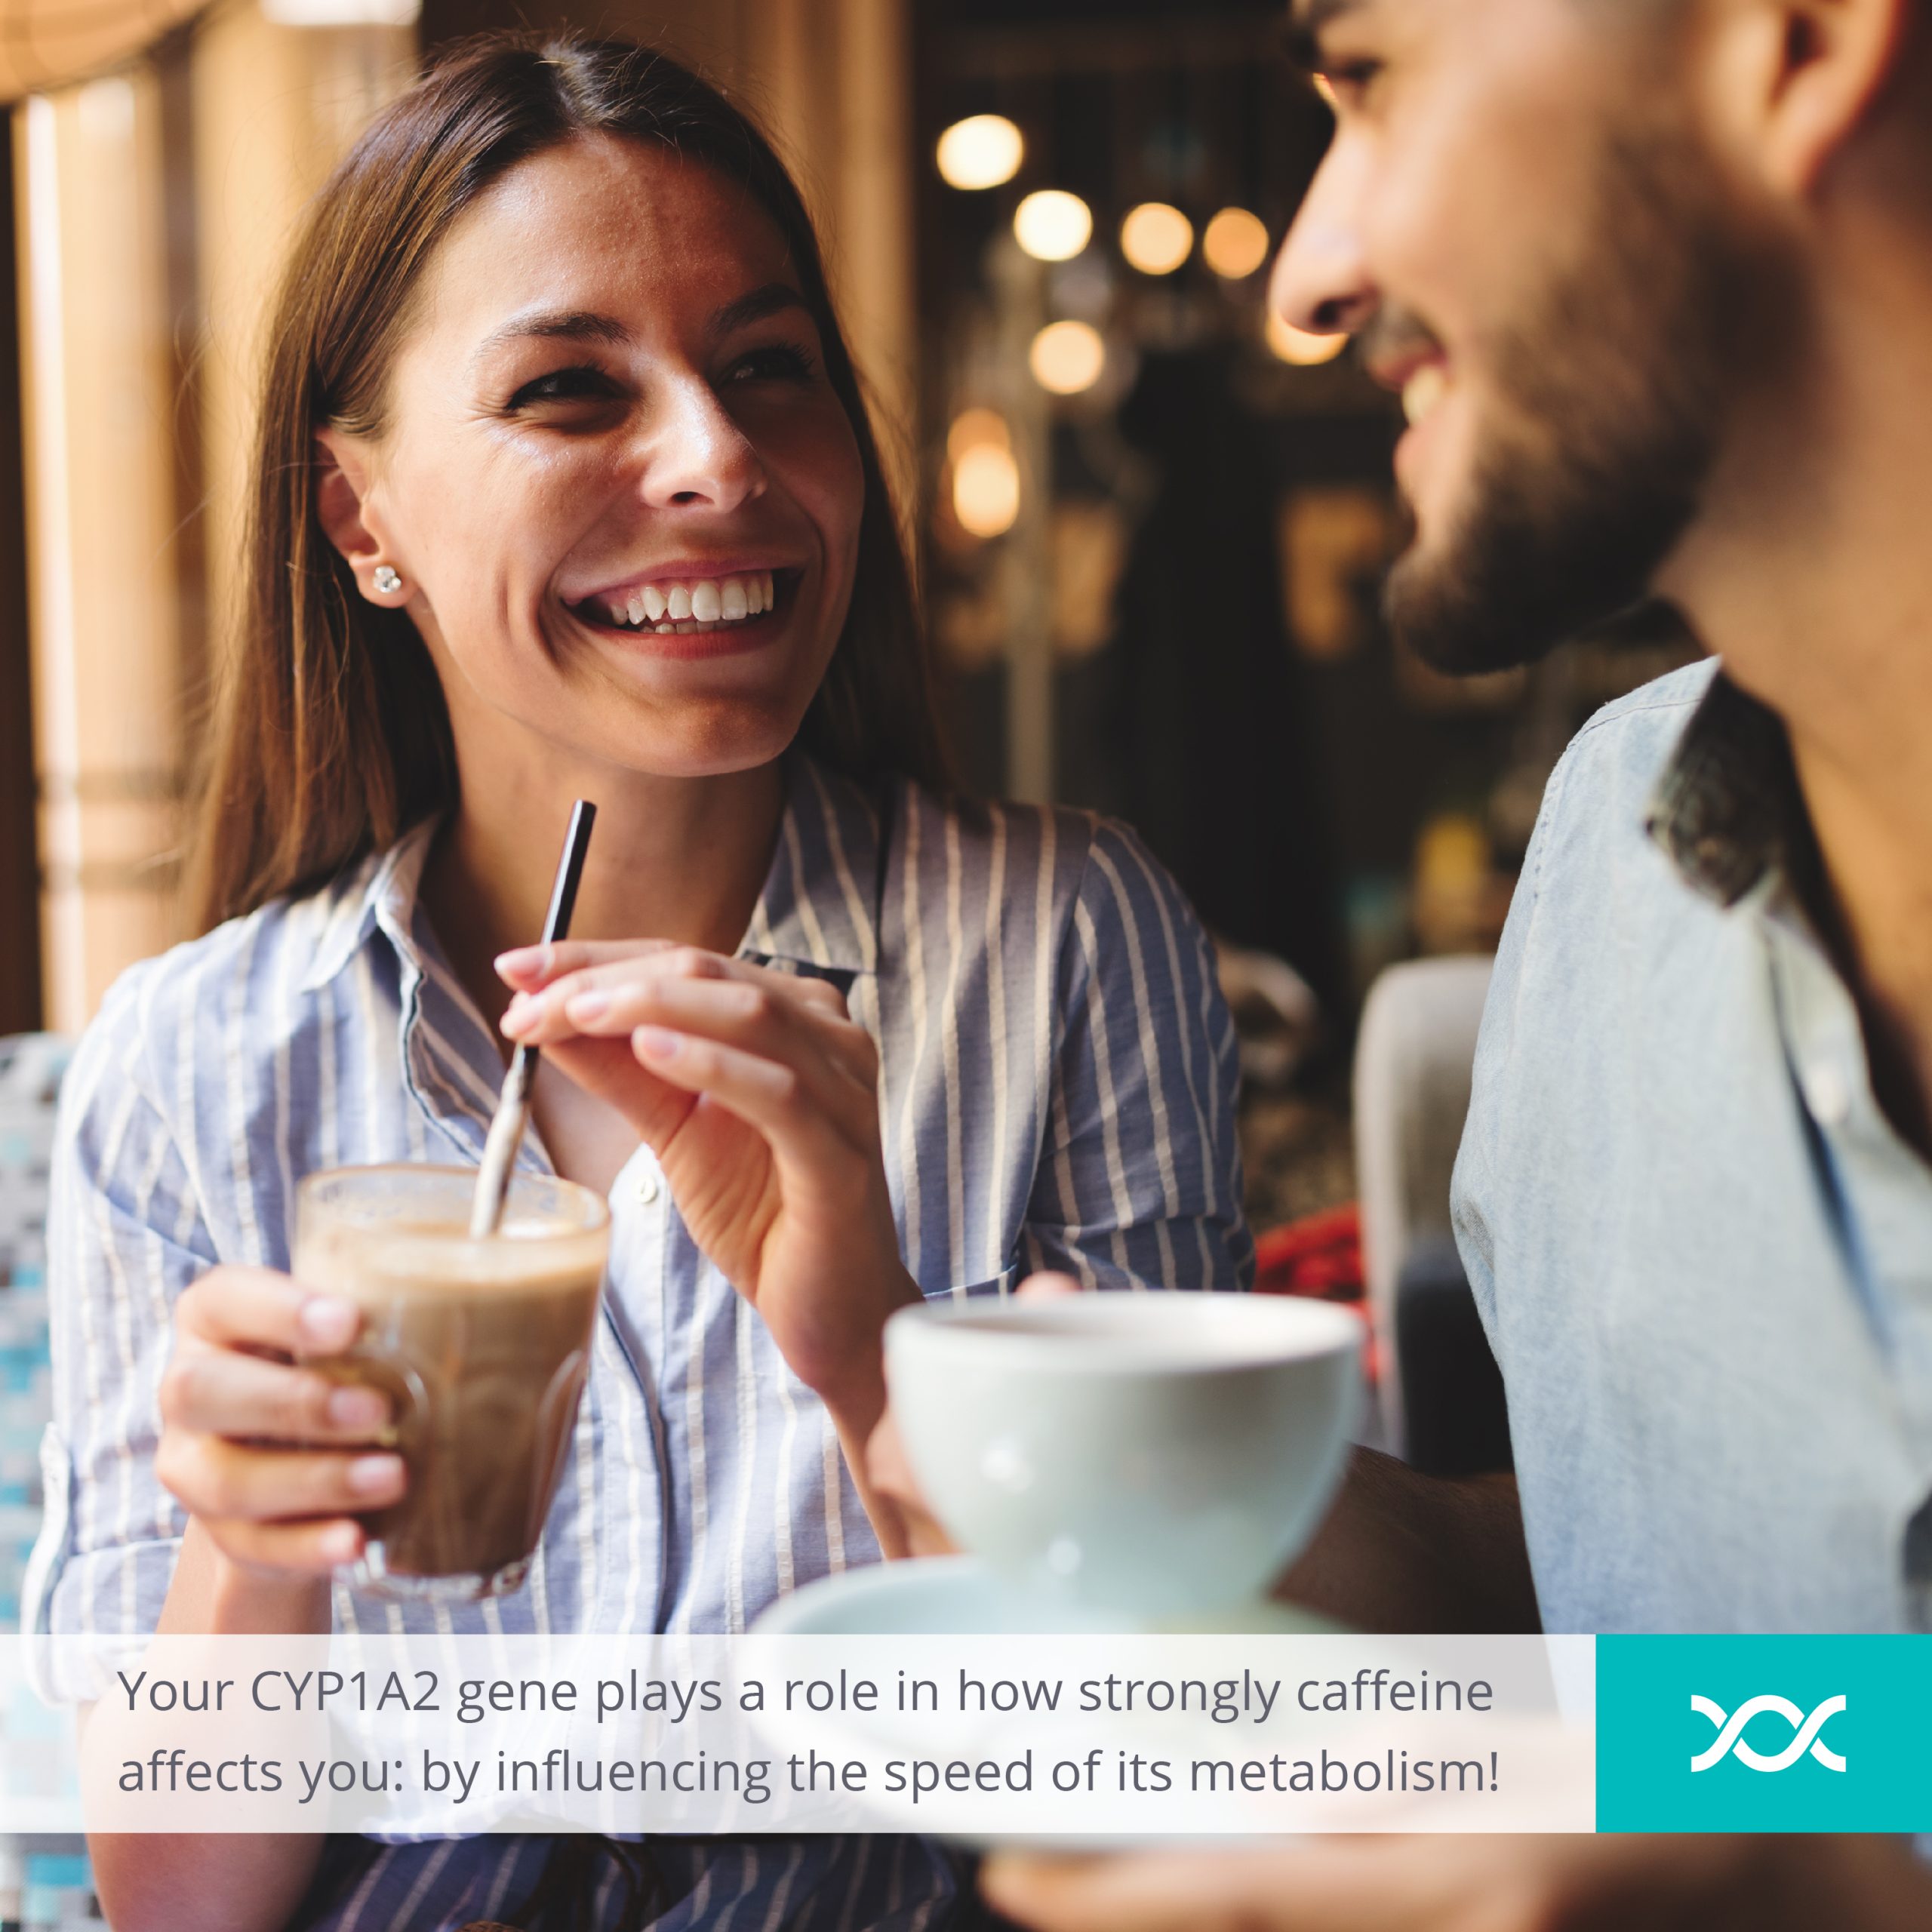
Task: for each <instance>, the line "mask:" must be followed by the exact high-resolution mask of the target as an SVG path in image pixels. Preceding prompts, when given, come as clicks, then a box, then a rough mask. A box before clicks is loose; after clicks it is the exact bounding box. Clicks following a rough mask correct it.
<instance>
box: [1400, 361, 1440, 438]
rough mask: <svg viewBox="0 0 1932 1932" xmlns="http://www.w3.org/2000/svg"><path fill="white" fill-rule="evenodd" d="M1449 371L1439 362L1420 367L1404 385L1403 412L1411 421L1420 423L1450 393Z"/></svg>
mask: <svg viewBox="0 0 1932 1932" xmlns="http://www.w3.org/2000/svg"><path fill="white" fill-rule="evenodd" d="M1448 389H1449V376H1448V372H1447V371H1446V370H1445V369H1444V368H1443V366H1442V365H1441V363H1439V362H1430V363H1427V364H1426V365H1424V366H1423V368H1420V369H1418V370H1417V371H1416V372H1415V374H1414V375H1413V376H1411V377H1410V378H1409V380H1407V382H1406V383H1404V384H1403V385H1402V414H1404V416H1405V417H1407V418H1408V420H1409V421H1410V422H1411V423H1420V421H1421V420H1423V417H1426V416H1427V415H1428V414H1429V412H1430V411H1432V409H1434V408H1435V405H1437V404H1438V402H1440V401H1441V400H1442V398H1443V397H1444V395H1447V393H1448Z"/></svg>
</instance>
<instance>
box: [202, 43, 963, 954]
mask: <svg viewBox="0 0 1932 1932" xmlns="http://www.w3.org/2000/svg"><path fill="white" fill-rule="evenodd" d="M598 134H601V135H614V136H619V137H626V138H629V139H631V140H645V141H650V142H654V143H657V144H659V145H660V146H665V147H669V148H672V149H675V150H676V151H677V152H678V153H680V154H681V155H684V156H685V157H687V158H691V159H694V160H697V161H699V162H703V164H705V165H707V166H709V167H711V168H715V169H716V170H717V171H718V172H719V173H720V174H723V175H725V176H726V177H728V178H729V179H731V180H733V181H734V182H736V183H739V184H740V186H743V187H744V188H745V189H746V190H748V191H749V193H750V194H751V195H752V198H753V199H754V200H755V202H757V204H758V206H759V207H760V208H762V209H763V211H764V213H765V214H768V216H769V217H771V220H772V221H773V222H774V223H775V224H776V225H777V229H778V230H779V232H780V235H782V236H783V238H784V240H785V243H786V247H787V248H788V249H789V252H790V255H791V259H792V266H793V268H794V269H795V272H796V273H797V275H798V281H799V285H800V287H801V289H802V291H804V296H805V299H806V301H807V303H808V304H809V306H810V307H811V311H812V314H813V315H814V319H815V320H816V321H817V325H818V328H819V333H820V337H821V339H822V341H823V346H824V352H825V369H826V377H827V379H828V380H829V382H830V383H831V385H832V388H833V389H834V390H835V392H836V393H837V395H838V398H839V400H840V401H841V402H842V403H843V404H844V408H845V413H846V414H847V415H848V417H850V418H851V424H852V430H853V434H854V435H855V436H856V437H857V439H858V445H859V455H860V463H861V466H862V467H863V473H864V478H865V505H864V509H863V515H862V518H861V521H860V532H859V546H858V563H857V573H856V576H855V579H854V586H853V592H852V602H851V611H850V614H848V617H847V619H846V623H845V628H844V632H843V634H842V635H841V637H840V638H839V641H838V648H837V649H836V650H835V652H834V653H833V655H832V661H831V664H830V666H829V669H828V670H827V672H826V675H825V678H824V681H823V683H822V684H821V685H820V688H819V690H818V692H817V695H816V697H814V700H813V701H812V704H811V709H810V710H809V712H808V714H807V715H806V718H805V721H804V728H803V729H802V731H801V734H800V739H801V743H803V744H804V745H805V746H807V748H808V749H810V750H811V751H812V752H814V754H815V755H817V756H818V757H820V758H823V759H824V760H825V761H826V762H827V763H828V764H832V765H833V766H835V767H836V768H838V769H840V770H841V771H847V772H849V773H851V774H852V775H854V777H859V778H861V779H869V778H872V777H875V776H877V775H878V774H882V773H885V772H890V771H896V772H900V773H903V774H906V775H907V776H909V777H912V778H915V779H917V780H920V781H921V783H928V784H939V783H943V776H944V762H943V757H942V755H941V752H940V746H939V738H938V734H937V729H936V727H935V725H934V721H933V713H932V708H931V696H930V691H929V688H928V678H927V667H926V658H925V653H924V642H923V640H922V638H921V633H920V629H919V626H918V620H917V617H916V614H915V609H914V606H913V599H912V584H911V578H910V574H909V570H908V567H907V564H906V555H905V551H904V549H903V546H902V543H901V541H900V534H899V530H898V525H897V520H896V518H895V517H894V512H893V508H892V505H891V500H890V499H889V497H888V494H887V491H886V485H885V478H884V472H883V471H882V469H881V466H880V463H879V457H878V445H877V443H876V441H875V438H874V436H873V433H872V426H871V423H870V422H869V419H868V417H867V415H866V407H865V403H864V401H863V398H862V396H861V395H860V387H859V383H858V379H857V375H856V374H855V372H854V369H853V366H852V359H851V354H850V352H849V351H848V349H847V346H846V343H845V340H844V336H843V334H841V331H840V329H839V327H838V318H837V317H836V315H835V314H834V312H833V310H832V300H831V297H830V294H829V291H828V290H827V288H826V277H825V269H824V266H823V260H822V259H821V257H820V252H819V247H818V241H817V236H816V235H814V232H813V230H812V225H811V217H809V216H808V214H807V213H806V211H805V208H804V202H802V200H801V198H800V196H799V194H798V189H797V187H796V186H795V185H794V183H793V182H792V178H791V177H790V175H789V174H788V173H787V172H786V169H785V166H784V164H783V162H780V160H779V158H778V157H777V155H776V154H774V152H773V151H772V149H771V144H770V143H769V142H768V141H767V140H766V139H765V138H764V135H763V134H761V133H760V132H759V131H758V128H756V126H755V125H754V124H753V123H752V121H751V120H750V119H749V118H748V117H747V116H746V115H745V114H744V113H743V112H742V111H741V110H740V109H739V108H737V106H734V105H733V104H732V103H731V102H730V101H728V100H726V99H725V98H724V96H723V95H722V94H720V93H719V92H718V91H717V89H716V88H713V87H712V86H710V85H709V84H708V83H707V82H705V81H703V80H701V79H700V78H699V77H698V76H697V75H695V74H694V73H693V72H691V70H690V69H688V68H687V67H685V66H681V65H680V64H679V63H678V62H677V61H675V60H672V59H670V58H669V57H668V56H666V55H665V54H661V53H658V52H656V51H653V50H651V49H649V48H641V47H638V46H637V45H633V44H632V43H631V42H625V41H618V40H606V39H592V38H587V37H584V36H582V35H574V34H564V35H529V34H491V35H481V36H478V38H474V39H472V40H468V41H464V42H460V43H458V44H457V45H455V46H454V47H453V48H451V49H450V50H449V51H448V52H447V53H445V54H444V55H442V57H441V58H439V59H438V60H437V61H436V62H435V64H434V65H433V66H431V67H430V69H429V71H428V72H426V73H425V74H424V75H423V77H422V78H420V80H418V81H417V82H416V84H415V85H414V86H413V87H411V88H410V89H409V90H408V91H407V92H406V93H405V94H403V95H401V97H400V98H399V99H398V100H395V101H394V102H393V103H391V105H390V106H389V107H388V108H387V109H386V110H385V111H384V112H383V113H382V114H381V115H379V116H378V117H377V119H376V120H375V121H374V122H373V123H372V124H371V126H370V127H369V128H368V130H367V131H365V133H364V134H363V135H362V137H361V140H358V142H357V143H356V144H355V147H354V148H353V149H352V151H351V152H350V153H349V155H348V156H347V158H346V159H345V160H344V161H343V163H342V165H341V166H340V168H337V171H335V174H334V175H333V176H332V177H331V179H330V180H329V182H328V185H327V186H325V188H324V189H322V191H321V194H320V195H319V196H318V198H317V199H316V201H315V204H314V205H313V207H312V208H311V210H310V211H309V216H308V218H307V220H306V223H305V224H304V226H303V229H302V232H301V233H300V235H299V237H298V238H297V242H296V244H295V247H294V253H293V254H292V256H291V259H290V260H289V263H288V266H287V269H286V270H285V273H284V275H283V278H282V281H281V288H280V292H279V294H278V298H277V300H276V302H275V306H274V309H273V311H272V316H271V319H270V325H269V350H268V360H267V365H266V374H265V380H264V383H263V392H262V402H261V412H260V423H259V426H258V429H257V438H256V446H255V455H254V471H253V475H252V479H251V502H250V505H249V511H248V523H247V533H246V540H245V558H244V560H243V561H244V569H243V577H242V600H241V608H240V635H239V636H238V638H235V640H234V645H233V648H232V649H231V650H230V651H229V653H228V654H227V661H226V665H225V666H224V669H223V675H222V676H221V677H220V680H219V681H218V683H217V688H216V693H215V703H214V721H213V728H212V731H211V734H210V737H209V741H208V754H207V760H206V764H205V775H204V778H203V782H202V787H201V801H200V805H199V811H198V822H197V823H196V826H195V838H194V844H193V848H192V851H191V853H190V855H189V894H190V905H191V907H192V912H193V915H194V917H195V922H196V929H197V930H198V931H199V930H205V929H206V928H208V927H210V926H212V925H214V924H218V923H219V922H220V921H222V920H223V919H226V918H232V917H233V916H234V915H236V914H237V913H240V912H248V911H251V910H252V909H254V907H256V906H260V905H261V904H262V903H263V902H264V901H265V900H269V899H271V898H273V897H275V896H276V895H277V894H281V893H285V892H300V891H304V890H306V889H307V888H312V887H313V886H315V885H318V884H321V882H322V881H325V880H326V879H327V878H329V877H330V876H331V875H332V874H334V872H337V871H338V870H339V869H340V868H341V867H342V866H344V865H346V864H347V863H350V862H351V861H352V860H355V859H357V858H359V857H361V856H362V855H363V854H365V853H367V852H369V851H372V850H376V849H379V848H382V847H383V846H385V845H387V844H390V843H391V842H392V841H393V840H395V838H397V837H398V835H400V834H401V832H403V831H405V829H408V827H409V826H411V825H413V824H415V823H417V822H418V821H419V820H422V819H423V818H425V817H428V816H429V814H432V813H434V812H436V811H441V810H442V809H444V808H446V807H447V806H448V805H450V804H452V803H453V802H454V800H455V798H456V794H457V768H456V757H455V750H454V746H453V744H452V743H451V737H450V726H449V718H448V712H447V710H446V709H445V705H444V703H443V695H442V689H441V685H439V683H438V681H437V678H436V674H435V669H434V666H432V663H431V662H430V660H429V653H428V651H427V650H426V648H424V646H423V642H422V640H421V638H420V637H419V636H418V635H417V632H416V630H415V628H414V626H413V625H412V624H411V622H410V620H408V617H405V615H404V614H402V613H401V612H400V611H391V610H386V609H383V608H379V607H377V606H376V605H371V604H370V603H368V601H366V600H365V599H364V598H362V597H361V595H358V592H357V590H356V589H355V580H354V579H353V577H352V576H351V574H350V573H349V567H348V565H346V563H345V562H344V561H343V558H341V556H340V555H339V554H338V553H337V551H336V549H335V548H334V546H333V545H332V544H331V543H330V542H329V540H328V537H326V536H325V534H324V533H323V531H322V528H321V524H320V522H319V521H318V519H317V516H316V513H315V491H316V472H315V459H314V446H315V432H316V430H317V429H318V428H320V427H321V426H323V425H325V424H333V425H336V426H339V427H340V428H343V429H347V430H350V431H353V432H359V433H361V434H365V435H369V434H375V433H378V432H380V430H381V429H382V427H383V410H384V405H385V401H386V393H385V392H386V385H387V377H388V374H389V368H390V366H391V365H392V362H393V361H394V359H395V352H396V350H397V348H398V345H399V343H400V340H401V337H402V335H403V334H404V332H405V330H406V328H407V327H408V318H409V314H410V307H411V304H410V297H411V294H412V293H413V292H414V290H415V288H416V287H417V282H418V281H419V278H420V276H421V275H422V273H423V269H424V267H425V266H426V263H428V261H429V258H430V257H431V255H432V254H433V252H434V251H435V248H436V246H437V244H438V242H440V241H441V238H442V237H443V235H445V233H446V232H447V231H448V229H449V227H450V226H451V223H452V222H453V221H454V220H455V219H456V217H457V216H458V215H459V214H460V213H461V212H462V211H463V209H464V208H466V207H468V206H469V205H470V204H471V203H472V202H474V201H475V199H476V198H477V197H478V195H480V194H481V193H482V192H484V191H485V189H487V188H488V186H490V185H491V183H493V182H494V181H495V180H497V179H498V178H499V177H501V176H502V175H503V174H505V173H506V172H507V171H509V169H510V168H513V167H515V165H516V164H517V163H518V162H521V161H524V160H526V159H528V158H529V157H531V155H536V154H539V153H541V152H544V151H546V149H552V148H555V147H558V146H561V145H562V144H564V143H566V142H568V141H571V140H577V139H579V138H580V137H585V136H588V135H598Z"/></svg>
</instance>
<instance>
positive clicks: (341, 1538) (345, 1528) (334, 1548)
mask: <svg viewBox="0 0 1932 1932" xmlns="http://www.w3.org/2000/svg"><path fill="white" fill-rule="evenodd" d="M320 1541H321V1552H322V1558H323V1560H324V1561H325V1562H328V1563H353V1562H354V1561H355V1559H356V1558H358V1556H360V1555H361V1554H362V1532H361V1530H359V1529H358V1528H357V1527H356V1526H355V1524H353V1523H337V1524H334V1525H333V1526H332V1527H330V1528H328V1529H326V1530H325V1531H323V1532H322V1534H321V1538H320Z"/></svg>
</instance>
